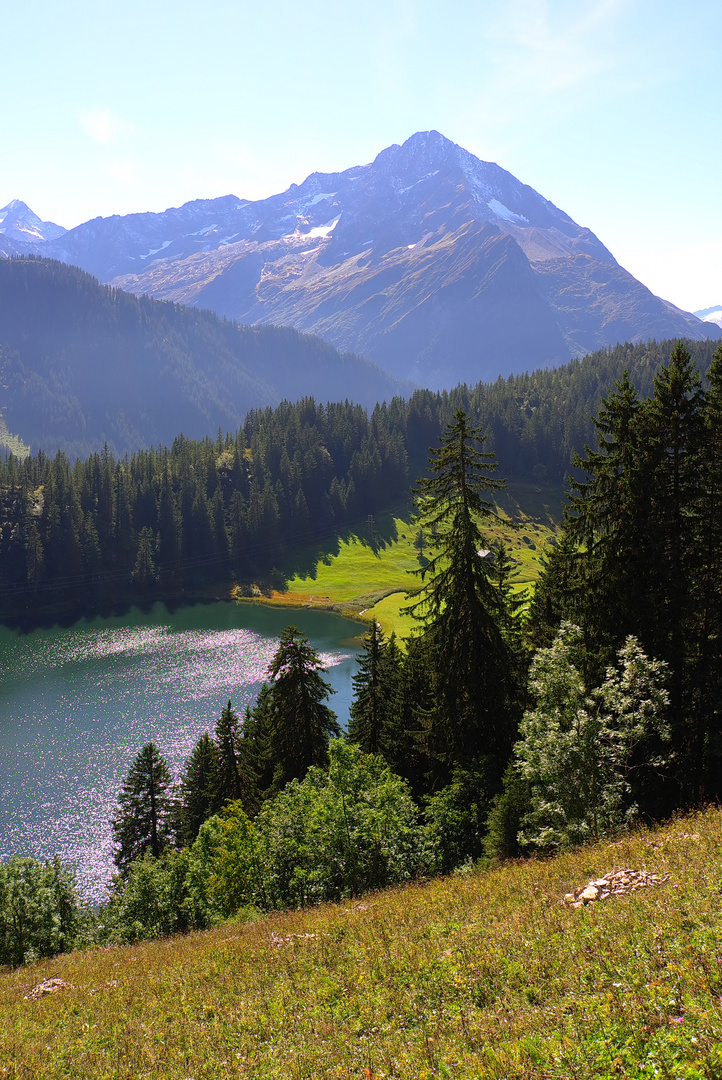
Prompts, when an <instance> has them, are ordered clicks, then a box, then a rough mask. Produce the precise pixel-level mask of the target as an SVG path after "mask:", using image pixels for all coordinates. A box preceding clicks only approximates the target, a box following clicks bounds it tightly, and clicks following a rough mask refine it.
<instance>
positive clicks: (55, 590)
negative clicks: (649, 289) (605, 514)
mask: <svg viewBox="0 0 722 1080" xmlns="http://www.w3.org/2000/svg"><path fill="white" fill-rule="evenodd" d="M671 347H672V346H671V344H670V343H661V344H656V343H648V344H646V345H634V346H629V345H628V346H618V347H617V348H615V349H613V350H609V351H604V352H601V353H595V354H594V355H593V356H589V357H586V358H584V359H583V360H580V361H573V362H572V363H570V364H568V365H566V366H565V367H563V368H559V369H555V370H553V371H546V372H535V373H534V374H532V375H520V376H512V377H510V378H509V379H505V380H502V379H500V380H498V382H496V383H494V384H491V385H488V386H486V385H483V384H479V385H478V386H477V387H475V388H473V389H470V388H468V387H463V386H462V387H457V388H456V389H455V390H453V391H450V392H444V393H432V392H431V391H417V392H416V393H415V394H413V395H412V396H411V398H410V399H409V400H404V399H401V398H393V399H392V400H391V402H390V403H389V404H384V405H377V406H376V407H375V408H374V409H373V411H372V412H371V414H368V413H367V412H366V411H365V410H364V409H363V408H361V407H359V406H356V405H351V404H349V403H348V402H345V403H343V404H335V405H333V404H329V405H325V406H323V405H320V404H316V403H315V402H314V400H313V399H311V398H303V399H302V400H301V401H299V402H298V403H296V404H293V405H291V404H289V403H287V402H284V403H283V404H281V405H280V406H279V407H278V408H275V409H272V408H265V409H256V410H252V411H251V412H250V413H249V414H248V416H247V418H246V421H245V424H244V425H243V427H241V428H240V429H238V430H237V431H236V433H235V434H231V435H222V434H219V436H218V437H217V438H216V439H215V440H213V439H209V438H206V439H204V440H201V441H194V440H191V439H187V438H185V437H184V436H179V437H178V438H177V439H176V440H175V441H174V442H173V444H172V446H171V447H170V449H165V448H160V449H151V450H143V451H138V452H136V453H134V454H132V455H131V456H130V457H125V458H122V459H118V458H117V457H115V456H114V455H113V454H112V453H111V452H110V451H109V450H108V448H107V447H106V448H105V449H104V450H103V451H102V452H101V453H93V454H91V455H90V456H89V457H87V458H85V459H84V460H76V461H75V462H74V463H73V462H71V460H70V459H69V458H68V457H67V456H66V455H65V454H63V453H62V452H59V453H58V454H56V455H55V457H53V458H52V459H51V458H49V457H48V456H46V455H45V454H44V453H43V452H42V451H41V452H39V453H38V454H36V455H34V456H30V457H28V458H25V459H22V460H20V459H18V458H15V457H12V456H10V457H9V458H7V459H6V460H4V461H3V462H0V616H1V617H3V618H5V619H17V618H23V617H24V618H33V616H34V615H37V614H39V613H41V612H42V611H43V610H45V609H48V608H50V607H53V606H55V607H64V608H65V609H66V610H67V611H68V612H73V613H74V612H76V611H77V610H79V609H82V610H87V609H89V608H92V609H95V610H104V609H108V608H111V607H112V606H114V605H115V604H117V603H121V602H130V601H133V600H143V599H148V598H153V597H156V596H163V597H165V598H168V599H172V598H174V597H180V596H182V595H184V594H187V593H189V592H193V590H198V589H203V588H205V587H207V586H209V585H211V584H213V583H216V582H221V583H223V584H227V582H228V580H229V579H230V578H235V579H236V580H237V581H238V582H239V583H248V582H249V581H253V580H255V579H260V580H262V581H266V582H267V581H271V582H273V583H274V584H281V583H282V581H283V571H284V567H285V566H286V565H288V561H289V557H291V556H292V555H293V553H294V552H297V551H298V549H299V547H302V546H304V545H306V544H309V543H317V544H322V543H323V542H324V541H325V540H327V539H328V538H329V537H330V536H331V535H332V534H334V533H337V532H340V531H343V530H344V529H353V530H355V531H361V530H362V529H363V528H364V527H365V523H366V519H367V517H368V515H373V514H376V513H379V512H381V511H383V510H387V509H390V508H393V507H395V506H397V505H399V503H403V502H405V501H406V498H407V492H408V486H409V483H410V482H411V481H412V480H413V479H414V478H415V477H416V476H419V475H421V474H422V473H423V471H424V469H425V466H426V460H427V454H428V448H429V446H432V445H433V444H434V443H435V442H436V441H437V439H438V435H439V432H440V431H442V430H443V428H444V425H445V424H447V423H448V422H449V421H450V420H451V419H452V418H453V416H454V414H455V412H456V410H457V409H459V408H461V409H463V410H464V411H465V413H466V414H467V415H468V416H469V418H470V421H471V422H472V423H474V424H476V425H477V426H479V427H481V428H482V429H483V430H484V431H485V432H486V433H487V435H488V443H487V445H488V446H489V448H490V449H492V450H494V451H495V452H496V454H497V457H498V459H499V460H500V461H502V462H503V465H504V470H505V474H506V475H507V476H509V477H512V478H518V479H525V480H533V481H534V482H536V483H544V482H553V483H555V484H558V483H561V481H562V480H563V479H564V477H565V476H566V475H567V473H568V471H569V468H570V462H571V458H572V453H573V451H574V449H579V448H581V447H582V446H583V445H584V444H585V442H588V441H590V440H591V439H592V436H593V428H592V424H591V419H590V416H591V414H592V413H593V412H594V411H595V410H596V409H597V408H598V407H599V402H600V401H601V396H602V393H603V391H604V389H605V388H607V387H608V386H610V385H611V384H612V383H613V382H614V380H615V379H616V378H619V377H620V376H621V374H622V371H623V370H625V368H626V369H628V370H629V372H630V379H631V381H632V382H633V383H634V384H635V385H636V386H637V387H638V389H639V393H640V395H641V396H645V395H646V394H647V393H649V392H651V390H652V384H653V379H654V375H655V372H656V371H657V370H658V368H659V366H660V364H662V363H663V362H664V359H665V357H668V356H669V353H670V349H671ZM689 348H690V353H691V355H692V357H693V359H694V358H696V359H697V362H698V364H699V366H700V368H701V370H702V371H703V372H706V371H707V370H708V368H709V364H710V360H711V356H710V352H711V348H712V346H711V343H709V342H702V343H699V342H697V343H690V344H689Z"/></svg>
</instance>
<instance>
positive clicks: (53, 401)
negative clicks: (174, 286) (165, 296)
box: [0, 258, 411, 457]
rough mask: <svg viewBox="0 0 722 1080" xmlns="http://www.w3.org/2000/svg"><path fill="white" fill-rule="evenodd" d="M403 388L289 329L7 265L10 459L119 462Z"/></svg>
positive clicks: (1, 377)
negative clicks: (177, 441) (96, 455)
mask: <svg viewBox="0 0 722 1080" xmlns="http://www.w3.org/2000/svg"><path fill="white" fill-rule="evenodd" d="M410 391H411V386H410V384H405V383H400V382H398V381H397V380H396V379H394V378H393V377H392V376H390V375H389V374H388V373H386V372H383V371H381V370H380V369H379V368H378V367H376V366H375V365H374V364H372V363H370V362H369V361H367V360H364V359H362V358H361V357H358V356H353V355H351V354H342V353H340V352H338V350H336V349H334V348H333V346H331V345H329V344H328V343H327V342H324V341H322V340H321V339H320V338H316V337H312V336H311V335H308V334H300V333H298V332H297V331H296V330H293V329H291V328H289V327H273V326H259V327H243V326H237V325H236V324H235V323H233V322H229V321H226V320H222V319H220V318H219V317H218V316H217V315H215V314H213V312H210V311H197V310H193V309H190V308H183V307H180V306H179V305H176V304H169V303H162V302H159V301H156V300H151V299H149V298H147V297H142V298H138V297H136V296H132V295H129V294H127V293H124V292H122V291H121V290H120V289H112V288H109V287H107V286H105V285H100V284H99V283H98V282H97V281H96V280H95V278H92V277H91V276H90V275H88V274H86V273H85V272H84V271H82V270H79V269H77V268H76V267H72V266H67V265H65V264H63V263H60V262H56V261H51V260H47V259H38V258H22V259H0V452H2V450H3V449H4V448H13V446H14V447H15V449H16V450H17V448H18V447H17V442H16V441H14V439H13V436H14V437H16V439H20V440H21V442H22V443H24V444H25V445H26V446H29V447H30V448H31V449H33V450H38V449H43V450H44V451H45V452H46V453H49V454H54V453H55V451H56V450H58V449H60V450H64V451H65V452H67V453H68V454H69V455H70V456H71V457H75V456H81V457H85V456H86V455H87V454H89V453H91V452H92V451H97V450H101V449H102V447H103V445H104V444H105V443H107V444H108V446H109V448H110V450H111V451H112V452H113V453H115V454H117V455H119V456H122V455H123V454H125V453H126V452H129V453H130V452H133V451H134V450H138V449H142V448H145V447H148V446H151V445H156V446H159V445H166V446H169V445H170V444H171V443H172V441H173V440H174V438H175V437H176V436H177V435H180V434H183V435H185V436H187V437H188V438H195V439H201V438H204V437H206V436H209V435H210V436H215V434H216V432H217V431H218V428H219V427H221V428H222V429H223V431H224V432H225V431H236V430H237V429H238V428H239V427H240V426H241V424H243V422H244V420H245V418H246V414H247V412H248V411H249V410H250V409H253V408H262V407H265V406H268V405H272V406H276V405H278V404H279V403H280V402H281V401H282V400H283V399H284V398H285V399H288V400H291V401H297V400H299V399H300V398H303V397H306V396H312V397H315V398H316V400H317V401H319V402H322V403H325V402H327V401H329V400H330V401H343V400H345V399H346V398H349V399H350V400H351V401H355V402H357V403H359V404H361V405H365V406H366V407H367V408H373V406H374V405H375V403H376V402H377V401H383V400H389V399H390V398H391V397H393V396H394V394H405V395H408V394H409V393H410Z"/></svg>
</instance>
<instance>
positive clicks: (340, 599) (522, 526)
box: [263, 483, 562, 638]
mask: <svg viewBox="0 0 722 1080" xmlns="http://www.w3.org/2000/svg"><path fill="white" fill-rule="evenodd" d="M561 507H562V493H561V491H559V490H557V489H555V488H548V487H545V488H539V487H535V486H534V485H532V484H524V483H518V484H513V485H510V486H509V487H508V488H507V489H506V490H505V491H504V492H502V493H501V497H500V499H499V500H498V503H497V507H496V509H497V514H498V519H496V520H494V519H489V520H488V521H487V522H485V523H484V525H483V532H484V535H485V538H486V541H487V543H488V545H489V547H491V546H492V544H495V543H498V542H499V540H503V542H504V543H505V544H506V545H507V547H508V548H509V550H510V552H511V555H512V556H513V558H514V559H515V560H516V561H517V564H518V569H519V576H518V582H519V587H523V586H524V585H528V584H530V583H531V582H534V581H535V580H536V578H537V577H538V576H539V572H540V570H541V560H542V557H543V553H544V548H545V546H546V545H547V544H548V543H549V541H550V540H551V539H553V537H554V536H555V533H556V524H557V522H559V521H560V520H561V516H562V510H561ZM418 532H419V527H418V525H417V524H415V523H414V520H413V514H412V511H411V509H407V510H406V512H403V511H402V512H401V513H399V514H398V515H394V514H386V515H378V516H377V517H376V518H375V519H374V522H373V529H372V528H371V526H369V527H367V528H365V529H364V530H362V531H361V532H360V533H358V534H348V535H346V536H344V537H342V538H339V539H338V541H337V542H336V544H335V545H334V546H333V547H331V548H330V549H323V550H313V551H306V552H304V553H303V555H302V557H301V559H300V560H299V562H300V564H301V566H300V568H299V569H298V570H296V571H295V572H294V573H293V574H292V576H290V577H289V578H288V580H287V584H286V588H285V589H284V590H282V591H280V590H274V591H273V592H272V593H271V594H270V596H265V597H263V602H266V603H268V602H270V603H274V604H287V605H289V606H301V607H305V606H312V607H316V606H318V607H327V608H330V609H332V610H335V611H338V612H340V613H343V614H345V615H351V616H357V617H360V618H363V619H367V620H371V619H372V618H375V619H376V620H377V622H378V623H379V624H380V625H381V627H382V628H383V630H384V632H385V633H386V634H387V635H389V634H390V633H391V632H392V631H395V633H396V635H397V637H399V638H403V637H406V636H408V634H409V633H411V630H412V629H413V625H414V620H413V619H412V617H411V616H410V615H408V614H406V613H404V611H403V608H404V607H405V606H406V605H407V603H408V600H407V592H408V591H413V590H414V589H415V588H418V587H419V585H420V584H421V578H420V577H419V576H418V574H416V573H415V571H418V570H420V569H421V568H422V567H423V565H424V563H425V561H426V559H427V558H428V556H429V554H430V551H429V547H428V543H427V545H425V546H424V548H423V550H421V551H420V550H419V548H418V547H417V546H416V540H417V537H418ZM428 540H430V538H427V541H428Z"/></svg>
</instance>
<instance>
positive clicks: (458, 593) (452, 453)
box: [408, 409, 514, 786]
mask: <svg viewBox="0 0 722 1080" xmlns="http://www.w3.org/2000/svg"><path fill="white" fill-rule="evenodd" d="M485 438H486V436H485V435H483V434H482V432H481V431H480V430H479V429H478V428H475V427H473V426H472V425H471V424H470V423H469V420H468V417H467V416H466V413H465V412H464V411H463V410H462V409H458V410H457V412H456V414H455V417H454V419H453V421H451V422H450V423H449V424H448V425H447V427H446V430H445V432H444V433H443V435H442V436H441V440H440V446H439V447H437V448H434V449H432V450H431V455H432V457H431V463H430V465H429V469H428V471H429V473H430V475H429V476H427V477H424V478H423V479H422V480H420V481H419V483H418V486H417V488H416V491H415V495H416V498H417V507H418V513H419V524H420V526H421V528H423V529H424V530H425V532H426V533H427V535H428V536H429V537H430V543H431V544H432V545H433V554H432V556H431V558H430V559H429V562H428V565H427V566H425V567H422V568H420V570H418V571H415V573H418V574H419V575H420V577H421V579H422V586H421V589H420V590H419V592H418V593H417V594H416V596H415V597H414V598H413V601H412V603H411V604H410V605H409V609H408V610H410V611H411V612H412V614H413V615H414V616H415V618H417V619H418V620H419V621H420V623H421V625H422V628H423V631H422V632H423V635H424V637H425V638H426V639H427V641H428V644H429V646H430V657H431V662H432V665H433V675H434V682H435V691H436V696H437V707H436V708H435V710H434V713H433V715H432V717H431V725H430V730H429V751H430V754H431V756H432V758H434V759H436V760H437V762H438V763H439V765H440V766H441V772H440V774H439V779H441V780H444V779H448V776H449V775H450V770H451V769H452V768H453V766H454V765H456V764H462V763H463V764H464V765H468V764H469V762H470V761H474V762H480V761H481V760H482V759H484V760H485V761H486V765H487V768H488V771H489V776H490V783H491V784H492V786H493V784H494V783H495V782H496V781H497V780H500V777H501V774H502V772H503V769H504V765H505V764H506V760H507V758H508V755H509V753H510V750H511V743H512V740H513V736H514V725H513V722H512V718H511V715H510V696H511V693H512V683H513V679H512V664H511V657H510V653H509V649H508V646H507V644H506V642H505V641H504V638H503V635H502V633H501V630H500V628H499V625H498V621H497V608H498V597H497V593H496V589H495V587H494V583H493V582H492V580H491V576H490V575H491V567H490V565H489V563H488V562H487V561H486V559H485V558H484V556H483V555H482V554H481V552H482V550H484V549H487V544H486V542H485V540H484V537H483V534H482V532H481V528H480V524H479V522H480V520H482V521H483V520H485V519H489V518H490V517H494V516H495V511H494V504H493V503H492V502H491V501H490V499H488V498H487V497H486V496H487V495H488V494H489V493H491V492H494V491H497V490H499V489H500V488H502V487H503V486H504V482H503V481H501V480H498V479H496V478H495V477H494V476H493V473H494V471H495V470H496V462H495V461H494V455H493V453H489V452H485V451H484V450H483V449H482V447H483V444H484V441H485Z"/></svg>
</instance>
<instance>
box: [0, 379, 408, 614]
mask: <svg viewBox="0 0 722 1080" xmlns="http://www.w3.org/2000/svg"><path fill="white" fill-rule="evenodd" d="M407 476H408V463H407V456H406V452H405V448H404V445H403V440H402V438H401V436H400V435H399V434H398V433H397V434H394V433H393V432H392V431H391V430H390V428H389V425H388V423H386V422H385V417H384V415H383V414H382V413H380V412H379V413H375V414H374V416H373V417H372V418H371V419H369V418H368V416H367V414H366V412H365V411H364V410H363V409H362V408H361V407H360V406H356V405H350V404H348V403H345V404H341V405H328V406H326V407H325V408H324V407H321V406H317V405H316V404H315V403H314V402H313V400H312V399H304V400H302V401H301V402H299V403H298V404H297V405H282V406H280V407H279V408H278V409H276V410H271V409H267V410H263V411H259V412H251V413H250V414H249V416H248V418H247V421H246V424H245V426H244V427H243V428H242V429H240V430H239V431H238V432H237V434H236V435H235V436H230V435H227V436H225V437H223V436H222V435H221V434H220V433H219V435H218V438H217V439H216V440H215V441H213V440H211V439H205V440H203V441H201V442H193V441H191V440H189V439H185V438H183V437H182V436H180V437H179V438H177V439H176V440H175V441H174V443H173V445H172V447H171V448H170V449H169V450H168V449H160V450H153V449H151V450H147V451H139V452H138V453H136V454H133V455H132V456H131V457H130V458H126V459H123V460H120V461H119V460H117V459H116V458H114V457H113V456H112V454H110V453H109V452H108V451H107V450H105V451H103V452H102V453H100V454H93V455H91V457H89V458H87V459H86V460H85V461H80V460H78V461H76V462H75V464H74V465H71V463H70V461H69V460H68V458H67V457H66V456H65V455H64V454H62V453H58V454H57V455H56V456H55V457H54V458H53V459H52V460H51V459H49V458H48V457H46V456H45V455H44V454H42V453H39V454H38V455H37V456H33V457H27V458H25V459H24V460H18V459H17V458H14V457H12V456H11V457H10V458H9V459H8V460H7V461H5V462H4V463H2V464H0V582H1V585H0V610H2V613H3V615H4V617H5V618H13V617H16V618H19V617H23V616H24V615H25V616H27V617H29V618H32V617H33V615H34V613H42V612H43V611H44V610H47V609H52V608H53V607H55V606H61V607H62V608H63V609H64V610H66V611H67V612H75V611H77V610H78V609H79V608H82V609H87V608H95V609H100V610H103V609H106V608H110V607H112V606H113V605H115V604H118V603H127V602H129V601H130V600H133V599H136V600H138V599H140V600H143V599H150V598H154V597H160V596H162V597H163V598H166V599H172V598H174V597H178V596H182V595H188V594H189V593H191V594H192V592H193V590H195V589H202V588H205V587H206V586H208V585H209V584H210V583H213V582H218V581H220V582H223V583H226V584H227V582H228V580H229V578H231V577H233V578H235V579H236V580H238V581H239V582H248V581H254V580H256V579H258V578H261V579H262V580H264V581H267V580H273V581H274V582H276V583H277V584H279V585H280V584H281V583H282V580H283V578H282V573H281V570H280V567H282V565H283V561H284V558H287V557H288V556H289V554H290V553H292V552H294V551H296V550H297V549H298V548H299V547H300V546H302V545H305V544H308V543H310V542H316V543H319V542H321V541H322V540H328V539H329V538H330V536H331V534H335V533H336V532H337V531H339V530H342V529H344V528H346V527H348V526H350V525H354V526H355V525H357V524H359V523H360V522H362V521H363V520H364V517H365V515H367V514H368V513H371V512H372V511H374V510H375V509H376V508H378V507H379V505H382V504H383V505H387V504H388V501H389V500H391V501H393V500H398V499H400V498H404V497H405V494H406V492H407V484H408V480H407Z"/></svg>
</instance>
